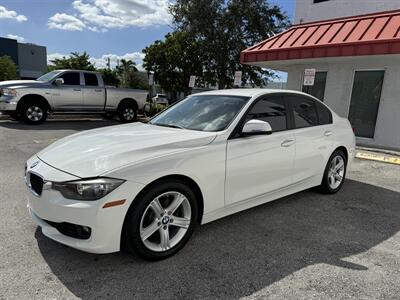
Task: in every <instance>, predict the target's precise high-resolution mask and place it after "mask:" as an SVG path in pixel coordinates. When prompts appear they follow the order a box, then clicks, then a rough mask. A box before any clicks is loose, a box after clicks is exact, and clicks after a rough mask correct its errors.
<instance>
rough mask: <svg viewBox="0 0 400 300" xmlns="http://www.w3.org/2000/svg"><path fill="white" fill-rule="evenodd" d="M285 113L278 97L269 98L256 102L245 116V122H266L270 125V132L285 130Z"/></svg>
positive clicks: (282, 102)
mask: <svg viewBox="0 0 400 300" xmlns="http://www.w3.org/2000/svg"><path fill="white" fill-rule="evenodd" d="M286 118H287V112H286V107H285V103H284V100H283V98H282V97H280V96H270V97H266V98H264V99H261V100H258V101H257V103H256V104H255V105H254V106H253V107H252V108H251V109H250V111H249V112H248V113H247V115H246V120H245V122H247V121H249V120H253V119H257V120H262V121H266V122H268V123H269V124H270V125H271V128H272V131H273V132H276V131H282V130H286V129H287V120H286Z"/></svg>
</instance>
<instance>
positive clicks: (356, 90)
mask: <svg viewBox="0 0 400 300" xmlns="http://www.w3.org/2000/svg"><path fill="white" fill-rule="evenodd" d="M384 75H385V71H356V72H355V74H354V82H353V91H352V94H351V100H350V110H349V120H350V123H351V125H352V126H353V128H354V132H355V134H356V136H358V137H365V138H373V137H374V133H375V125H376V118H377V116H378V109H379V102H380V99H381V92H382V85H383V78H384Z"/></svg>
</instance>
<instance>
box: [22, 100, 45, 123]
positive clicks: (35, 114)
mask: <svg viewBox="0 0 400 300" xmlns="http://www.w3.org/2000/svg"><path fill="white" fill-rule="evenodd" d="M20 115H21V117H22V120H23V121H24V122H25V123H27V124H32V125H38V124H42V123H43V122H44V121H46V119H47V107H46V105H44V104H43V103H40V102H38V101H34V102H31V101H30V102H27V103H24V104H23V105H22V107H21V110H20Z"/></svg>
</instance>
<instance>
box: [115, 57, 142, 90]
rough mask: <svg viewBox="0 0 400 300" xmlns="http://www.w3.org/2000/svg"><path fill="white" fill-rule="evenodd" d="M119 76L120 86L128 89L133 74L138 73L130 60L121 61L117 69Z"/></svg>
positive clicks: (134, 64)
mask: <svg viewBox="0 0 400 300" xmlns="http://www.w3.org/2000/svg"><path fill="white" fill-rule="evenodd" d="M117 71H118V74H119V76H120V77H121V85H122V86H123V87H129V86H130V85H131V81H132V79H133V77H134V73H136V72H137V71H138V69H137V68H136V63H135V62H134V61H132V60H130V59H128V60H126V59H121V61H120V65H119V66H118V67H117Z"/></svg>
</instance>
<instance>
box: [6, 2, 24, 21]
mask: <svg viewBox="0 0 400 300" xmlns="http://www.w3.org/2000/svg"><path fill="white" fill-rule="evenodd" d="M0 19H14V20H16V21H17V22H24V21H27V20H28V18H27V17H25V16H24V15H19V14H18V13H17V12H16V11H14V10H8V9H7V8H5V7H4V6H1V5H0Z"/></svg>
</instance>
